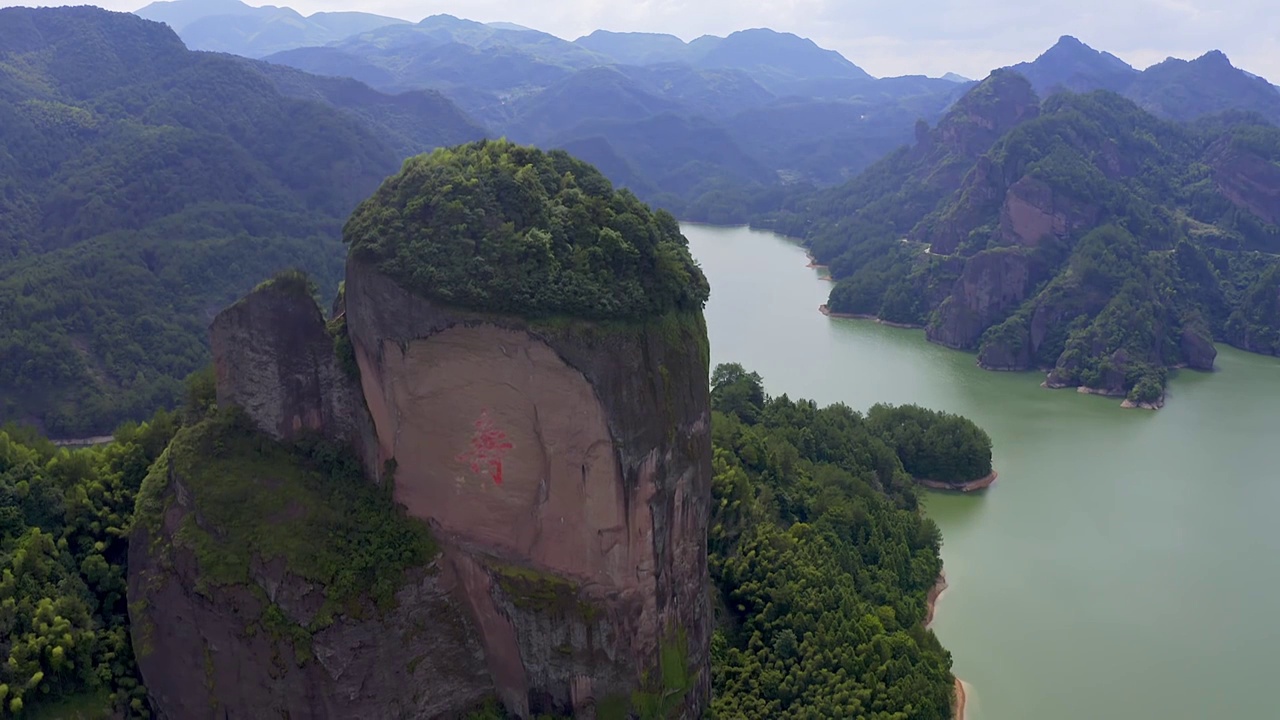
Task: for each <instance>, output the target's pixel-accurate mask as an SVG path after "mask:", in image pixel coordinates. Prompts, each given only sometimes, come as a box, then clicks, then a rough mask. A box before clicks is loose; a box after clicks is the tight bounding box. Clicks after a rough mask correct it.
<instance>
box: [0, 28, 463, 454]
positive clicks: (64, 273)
mask: <svg viewBox="0 0 1280 720" xmlns="http://www.w3.org/2000/svg"><path fill="white" fill-rule="evenodd" d="M304 80H305V78H302V79H299V78H298V77H293V78H287V77H279V76H277V77H268V75H266V74H264V73H263V72H262V71H261V70H260V69H258V68H256V67H255V66H254V65H253V64H251V63H248V62H246V61H244V60H243V59H239V58H232V57H227V56H217V55H210V54H206V53H194V52H189V51H187V50H186V48H185V47H184V46H183V44H182V42H181V41H180V40H179V39H178V37H177V36H176V35H174V34H173V32H172V31H171V30H169V29H168V28H167V27H165V26H163V25H159V24H157V23H152V22H148V21H145V20H142V19H140V18H137V17H135V16H133V15H128V14H120V13H108V12H106V11H103V10H99V9H96V8H91V7H81V8H55V9H37V10H32V9H26V8H8V9H4V10H0V215H3V216H4V218H5V222H4V223H2V224H0V258H3V262H0V315H3V316H4V317H5V319H6V322H5V323H4V324H3V326H0V420H6V419H8V420H20V421H23V422H27V423H33V424H36V425H38V426H41V427H43V428H44V429H45V430H46V431H47V432H48V433H49V434H50V435H52V436H54V437H78V436H85V435H94V434H100V433H102V432H103V431H105V430H109V429H110V428H111V427H113V426H115V425H116V424H117V423H118V422H120V421H121V420H124V419H129V418H132V419H141V418H144V417H146V416H148V415H149V414H150V412H151V411H152V410H153V409H154V408H156V407H159V406H165V405H172V404H173V403H174V402H175V401H176V400H177V398H178V397H179V395H180V394H181V378H182V377H184V376H186V375H187V374H188V373H190V372H192V371H193V370H195V369H196V368H198V367H200V366H202V365H203V364H204V363H205V362H206V361H207V358H208V350H207V337H206V335H207V324H208V322H209V320H210V319H211V318H212V316H213V314H214V313H216V312H217V311H218V310H219V309H221V308H222V307H223V306H225V305H227V304H229V303H231V302H233V301H234V300H235V299H236V298H238V297H239V296H240V295H241V294H243V293H244V292H246V291H247V290H248V289H250V288H252V287H253V286H254V285H255V284H256V283H257V282H259V281H261V280H262V279H263V278H265V277H268V276H270V275H271V274H272V273H273V272H275V271H277V270H280V269H283V268H286V267H291V266H297V267H301V268H304V269H306V270H307V271H309V272H310V273H311V274H312V276H314V277H316V278H317V279H318V280H319V282H320V284H321V286H322V287H323V288H325V289H326V292H328V291H330V289H332V288H334V287H336V285H337V281H338V278H339V276H340V273H341V267H342V258H343V255H344V252H343V248H342V245H341V242H340V234H341V225H342V222H343V220H344V219H345V218H346V216H347V215H348V214H349V213H350V211H351V209H352V208H354V207H355V206H356V204H357V203H358V202H359V201H360V200H361V199H363V198H364V197H366V196H367V195H368V193H370V192H372V191H373V189H374V188H376V187H377V184H378V183H379V182H380V181H381V180H382V179H383V178H384V177H385V176H386V175H388V174H389V173H391V172H393V171H394V170H395V169H396V168H397V167H398V165H399V161H400V158H401V157H402V155H401V154H400V151H399V150H400V146H401V145H403V144H404V143H405V142H410V141H411V140H408V139H406V137H407V136H405V135H404V134H403V133H402V134H399V135H394V136H391V137H389V138H384V137H383V134H384V133H383V130H384V129H385V128H394V127H407V126H408V125H410V124H412V123H414V122H416V123H417V124H427V125H429V124H431V121H432V113H445V121H446V123H447V124H446V125H444V126H442V131H441V133H440V134H437V135H436V136H435V137H438V138H440V139H441V140H448V141H450V142H452V141H455V140H454V138H455V135H454V133H462V134H463V136H462V137H461V138H458V139H467V137H474V136H473V135H469V133H470V131H469V130H467V127H468V126H467V125H466V124H465V123H463V124H461V125H459V121H458V119H457V111H456V108H453V109H452V110H451V112H445V111H446V110H448V109H449V108H452V106H451V105H449V104H448V103H447V102H444V101H443V100H442V99H440V101H439V102H437V101H434V100H431V99H430V98H426V97H425V96H424V99H423V100H422V101H421V102H419V101H417V100H414V99H413V98H408V99H406V100H404V101H402V102H399V103H393V102H387V103H382V104H379V103H369V104H368V105H369V108H368V109H367V110H366V111H365V112H366V116H368V115H369V114H374V115H377V116H378V117H379V118H381V120H380V121H379V122H376V123H375V122H372V121H371V120H369V119H368V117H363V118H362V117H361V116H360V115H357V114H355V113H352V112H349V111H348V110H347V109H345V105H347V104H349V99H350V98H349V95H350V93H351V92H353V90H352V89H351V88H350V87H349V86H346V85H342V86H341V87H333V85H334V84H333V83H327V82H326V81H324V80H323V79H316V81H317V82H313V83H310V84H308V83H306V82H303V81H304ZM286 81H288V83H289V84H288V87H286V88H285V90H287V92H284V91H282V90H281V89H279V88H280V87H283V86H284V84H285V83H286ZM365 91H366V92H365V95H370V94H372V95H377V93H373V92H372V91H368V89H367V88H366V89H365ZM308 94H309V95H308ZM292 95H308V96H312V95H314V96H316V97H314V99H308V100H300V99H293V97H291V96H292ZM321 95H323V96H321ZM441 102H444V105H441V104H440V103H441ZM442 108H443V109H442ZM414 118H416V120H415V119H414ZM428 136H429V134H427V133H421V132H420V133H418V134H416V135H414V136H413V137H414V138H417V139H429V138H428ZM419 149H427V148H426V147H422V148H419Z"/></svg>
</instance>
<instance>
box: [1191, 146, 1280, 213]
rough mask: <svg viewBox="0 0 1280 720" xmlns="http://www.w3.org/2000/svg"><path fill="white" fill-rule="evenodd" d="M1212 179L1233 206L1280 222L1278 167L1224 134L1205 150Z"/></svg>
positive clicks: (1279, 178)
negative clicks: (1211, 170)
mask: <svg viewBox="0 0 1280 720" xmlns="http://www.w3.org/2000/svg"><path fill="white" fill-rule="evenodd" d="M1207 157H1208V160H1209V166H1210V167H1211V168H1212V169H1213V181H1214V183H1215V184H1216V185H1217V186H1218V190H1219V191H1220V192H1221V193H1222V195H1223V196H1224V197H1225V198H1227V200H1229V201H1231V203H1232V204H1233V205H1235V206H1236V207H1238V208H1240V209H1242V210H1245V211H1248V212H1251V213H1253V214H1254V215H1256V216H1258V217H1259V218H1261V219H1262V220H1264V221H1266V222H1268V223H1271V224H1272V225H1275V224H1280V167H1277V166H1276V164H1275V163H1274V162H1271V160H1269V159H1268V158H1264V157H1261V156H1259V155H1258V154H1257V153H1255V152H1252V151H1250V150H1249V149H1248V148H1247V146H1246V145H1245V144H1244V143H1242V142H1240V141H1238V140H1236V139H1235V138H1233V137H1232V136H1227V137H1224V138H1222V139H1221V140H1219V141H1218V142H1217V143H1215V144H1214V145H1213V147H1211V148H1210V149H1209V151H1208V153H1207Z"/></svg>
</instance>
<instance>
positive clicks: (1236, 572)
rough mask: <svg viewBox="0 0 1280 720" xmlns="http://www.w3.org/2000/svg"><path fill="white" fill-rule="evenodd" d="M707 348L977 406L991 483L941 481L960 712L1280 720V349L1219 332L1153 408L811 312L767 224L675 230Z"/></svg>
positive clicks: (825, 394)
mask: <svg viewBox="0 0 1280 720" xmlns="http://www.w3.org/2000/svg"><path fill="white" fill-rule="evenodd" d="M684 231H685V234H686V236H687V237H688V238H689V242H690V246H691V249H692V251H693V255H694V257H696V258H697V259H698V261H699V262H700V263H701V265H702V268H703V270H704V271H705V272H706V274H707V277H708V278H709V279H710V281H711V288H712V290H711V300H710V302H709V303H708V305H707V311H706V315H707V325H708V329H709V332H710V336H711V354H712V362H713V363H718V362H740V363H742V364H743V365H744V366H746V367H747V369H749V370H754V371H756V372H759V373H760V374H761V375H762V376H763V377H764V380H765V386H766V388H767V390H768V392H769V393H770V394H773V395H780V394H782V393H787V394H788V395H790V396H791V397H793V398H795V397H806V398H812V399H814V400H817V401H818V402H819V403H820V404H830V403H835V402H844V403H847V404H849V405H851V406H852V407H854V408H856V409H865V408H866V407H868V406H870V405H872V404H874V403H876V402H891V403H918V404H920V405H924V406H927V407H931V408H936V409H940V410H947V411H950V412H955V413H960V414H963V415H966V416H968V417H970V418H972V419H973V420H975V421H977V422H978V423H979V424H980V425H981V426H982V427H983V428H985V429H986V430H987V431H988V432H989V433H990V434H991V437H992V439H993V441H994V443H995V467H996V470H997V471H999V473H1000V479H999V481H998V482H997V483H996V484H995V485H994V486H993V487H992V488H991V489H989V490H987V491H985V492H984V493H980V494H975V495H972V496H960V495H950V494H931V495H930V496H929V497H928V501H927V507H928V512H929V513H930V515H931V516H933V517H934V518H935V519H936V521H937V522H938V524H939V525H940V526H941V528H942V531H943V538H944V547H943V560H944V562H945V564H946V573H947V579H948V582H949V583H950V589H949V590H948V591H947V592H946V594H945V595H944V596H943V598H942V600H941V602H940V603H939V605H938V613H937V619H936V621H935V624H934V629H935V630H936V631H937V633H938V636H939V638H940V639H941V640H942V642H943V644H944V645H945V646H946V647H947V648H948V649H949V650H950V651H951V653H952V655H953V657H954V661H955V667H954V670H955V673H956V675H957V676H958V677H960V678H962V679H964V680H965V682H966V683H968V684H969V685H970V686H972V687H971V691H970V695H969V707H968V718H969V720H1059V719H1061V720H1067V719H1071V720H1080V719H1089V720H1103V719H1106V720H1111V719H1114V720H1145V719H1147V718H1151V719H1153V720H1154V719H1159V720H1183V719H1185V720H1205V719H1206V718H1242V719H1247V720H1254V719H1258V720H1265V719H1269V718H1280V620H1277V616H1276V612H1275V611H1274V608H1275V606H1276V604H1277V595H1278V593H1280V531H1278V530H1277V528H1276V521H1275V518H1273V517H1272V516H1273V514H1274V513H1275V512H1276V509H1277V508H1280V412H1277V411H1278V410H1280V403H1277V399H1280V361H1277V360H1276V359H1274V358H1266V357H1261V356H1257V355H1251V354H1248V353H1244V352H1240V351H1236V350H1232V349H1231V348H1227V347H1225V346H1220V348H1219V350H1220V352H1219V355H1218V363H1217V364H1218V369H1217V371H1216V372H1214V373H1194V372H1189V371H1182V372H1178V373H1175V374H1174V377H1173V380H1172V382H1171V385H1170V390H1169V395H1168V399H1167V405H1166V406H1165V408H1164V409H1163V410H1160V411H1158V412H1150V411H1143V410H1123V409H1121V408H1120V404H1119V401H1118V400H1113V399H1107V398H1100V397H1092V396H1086V395H1080V394H1078V393H1075V392H1072V391H1067V390H1058V391H1051V390H1046V389H1043V388H1041V387H1040V383H1041V381H1042V380H1043V376H1042V375H1040V374H1039V373H1017V374H1007V373H992V372H986V371H984V370H981V369H979V368H978V367H977V366H976V365H975V357H974V356H973V355H971V354H966V353H960V352H955V351H952V350H947V349H945V348H942V347H939V346H936V345H931V344H929V343H928V342H926V341H925V338H924V333H923V331H919V330H900V329H894V328H889V327H885V326H883V325H879V324H877V323H875V322H871V321H865V320H833V319H829V318H827V317H825V316H823V315H821V314H820V313H819V312H818V306H819V305H820V304H821V303H823V302H825V300H826V296H827V292H828V291H829V290H830V287H831V286H830V283H828V282H826V281H824V280H822V279H821V278H820V277H819V272H820V271H818V270H815V269H812V268H809V267H806V263H807V260H806V257H805V253H804V251H803V250H802V249H801V248H800V247H798V246H796V245H794V244H792V243H790V242H787V241H786V240H784V239H783V238H781V237H779V236H777V235H773V234H771V233H763V232H757V231H751V230H748V229H745V228H715V227H707V226H699V225H685V226H684Z"/></svg>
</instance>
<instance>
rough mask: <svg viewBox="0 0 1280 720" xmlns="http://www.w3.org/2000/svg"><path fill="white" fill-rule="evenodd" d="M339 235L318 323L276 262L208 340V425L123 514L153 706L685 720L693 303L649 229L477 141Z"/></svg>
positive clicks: (683, 269) (680, 273) (689, 708)
mask: <svg viewBox="0 0 1280 720" xmlns="http://www.w3.org/2000/svg"><path fill="white" fill-rule="evenodd" d="M463 186H465V189H466V191H467V194H466V197H465V200H456V199H455V200H452V201H450V202H449V203H448V204H447V206H442V207H440V208H434V209H432V208H429V207H425V206H426V205H429V202H430V200H431V199H432V198H436V197H441V196H443V195H445V194H448V193H451V192H452V190H450V188H454V189H456V188H457V187H463ZM512 187H517V188H520V191H519V192H517V193H515V194H514V195H513V194H512V192H511V188H512ZM449 197H451V198H452V197H454V196H453V195H449ZM463 207H465V208H466V209H467V212H466V213H464V214H463V215H461V216H459V215H457V214H456V210H457V209H458V208H463ZM504 217H505V218H506V224H504V223H503V222H501V220H502V218H504ZM459 222H461V223H462V224H461V225H459V224H458V223H459ZM513 227H514V228H517V230H512V229H511V228H513ZM495 228H496V229H495ZM344 234H345V236H346V237H345V240H346V241H347V243H348V245H349V247H350V257H349V258H348V263H347V275H346V280H345V282H344V283H343V289H342V291H341V293H340V300H339V301H338V302H337V303H336V304H335V307H334V318H333V319H332V320H330V321H329V322H328V323H326V322H325V321H324V319H323V317H322V316H321V314H320V312H319V310H318V309H317V308H316V306H315V303H314V301H313V300H312V299H311V295H312V290H311V286H310V284H309V282H308V281H307V280H306V278H305V277H302V276H301V275H297V274H291V273H286V274H284V275H281V276H279V277H277V278H276V279H275V280H273V281H270V282H268V283H266V284H264V285H263V286H261V287H260V288H258V289H257V290H255V291H254V292H253V293H252V294H251V295H250V296H249V297H247V298H245V299H244V300H242V301H241V302H239V303H237V304H236V305H235V306H233V307H232V308H230V309H228V310H226V311H225V312H224V313H222V314H221V315H220V316H219V317H218V318H217V319H216V320H215V321H214V324H213V327H212V334H213V340H212V343H213V347H214V355H215V365H216V368H217V370H216V376H217V398H218V406H219V407H218V408H217V409H216V410H215V411H212V412H210V413H209V415H208V416H207V417H206V418H204V419H203V420H202V421H201V422H199V423H195V424H193V425H191V426H189V427H187V428H184V429H183V430H182V431H181V432H180V433H179V434H178V437H177V438H175V440H174V441H173V444H171V446H170V448H169V450H170V452H171V454H174V455H180V456H182V458H183V460H182V464H179V465H176V466H175V467H176V468H177V469H176V470H174V471H173V472H171V477H169V476H162V477H165V482H164V491H163V493H161V492H159V491H157V490H155V489H154V488H153V489H152V490H149V491H146V492H142V493H140V494H139V498H140V499H139V501H138V502H139V508H140V511H139V516H140V517H147V518H149V520H148V521H147V522H144V523H142V524H141V525H140V526H139V527H140V529H139V530H138V531H137V533H138V534H137V535H136V537H135V538H134V539H135V543H134V545H135V546H136V548H137V556H136V557H135V558H133V559H132V560H131V576H130V583H131V589H132V590H133V594H134V596H135V597H136V599H138V600H139V601H140V602H141V604H142V607H139V609H138V610H137V615H136V619H137V623H136V627H139V628H144V627H145V628H150V629H149V630H147V631H146V636H145V637H143V636H139V637H136V638H135V639H136V640H137V641H138V642H139V643H140V644H142V645H143V646H145V647H147V648H148V653H147V657H148V658H150V659H147V660H145V661H143V662H142V665H141V667H142V671H143V676H144V679H145V681H146V683H147V686H148V688H150V689H151V691H152V696H153V700H154V702H155V704H156V706H157V708H159V710H160V712H161V713H162V714H164V715H166V716H168V717H201V716H203V715H205V714H206V711H205V709H204V708H206V707H212V708H214V712H215V714H218V715H221V716H223V717H264V716H267V715H269V716H272V717H279V716H283V717H316V718H348V717H351V718H356V717H371V718H373V717H377V718H395V717H406V718H408V717H413V718H419V717H457V716H459V715H460V714H462V713H464V712H465V711H466V710H467V709H468V708H469V707H472V706H474V705H475V703H476V702H478V701H479V700H481V699H485V698H489V699H496V700H498V701H500V702H501V704H502V705H503V706H504V707H505V710H506V713H507V715H508V716H510V717H515V718H532V717H535V716H539V715H543V714H552V715H556V716H565V715H570V716H573V717H585V718H590V717H595V716H596V715H597V714H599V715H603V716H606V717H615V718H622V717H627V716H629V714H635V713H640V712H643V714H644V715H646V716H661V717H663V718H690V719H691V718H695V717H700V716H701V715H702V714H703V712H704V711H705V710H706V709H707V708H708V705H709V701H710V668H709V647H710V639H711V626H712V617H711V610H710V602H709V600H710V598H709V595H708V582H709V577H708V571H707V522H708V517H709V513H710V505H711V428H710V419H711V418H710V413H711V411H710V397H709V383H708V376H709V367H708V362H709V351H708V347H707V336H706V326H705V323H704V321H703V318H702V312H701V309H702V307H703V304H704V303H705V301H706V298H707V293H708V292H709V289H708V287H707V284H706V279H705V277H704V276H703V275H702V273H701V271H700V270H699V269H698V267H697V265H696V263H695V262H694V261H693V259H692V257H690V256H689V254H688V248H687V241H686V240H685V239H684V238H683V236H682V235H681V234H680V230H679V226H678V224H677V223H676V221H675V219H674V218H673V217H671V216H670V215H668V214H665V213H653V212H652V211H650V210H649V209H648V208H647V207H645V206H643V205H642V204H641V203H639V201H638V200H636V199H635V198H634V197H633V196H630V195H626V194H618V193H614V191H613V190H612V188H611V186H610V185H609V182H608V181H607V180H606V179H605V178H604V177H603V176H601V175H600V173H599V172H598V171H597V170H595V169H594V168H591V167H590V166H589V165H586V164H585V163H581V162H580V161H577V160H574V159H572V158H570V157H568V156H567V155H564V154H544V153H542V152H541V151H538V150H536V149H533V148H524V147H519V146H515V145H512V144H510V143H507V142H505V141H498V142H481V143H475V144H472V145H469V146H463V147H460V148H454V149H451V150H448V151H442V152H439V153H435V154H432V155H427V156H420V157H417V158H413V159H411V160H410V161H408V162H407V163H406V164H405V167H404V169H403V171H402V172H401V173H400V174H399V175H397V176H395V177H393V178H391V179H389V180H388V181H387V182H386V183H384V185H383V187H382V188H380V189H379V191H378V192H377V193H376V194H375V195H374V196H373V197H372V198H370V199H369V200H367V201H366V202H365V203H363V204H362V205H361V206H360V208H358V209H357V211H356V212H355V213H354V214H353V216H352V218H351V219H350V220H349V222H348V223H347V225H346V230H345V233H344ZM517 255H519V257H520V258H521V260H520V261H519V263H523V266H522V267H519V268H516V267H513V262H515V260H514V258H515V257H516V256H517ZM463 308H467V309H463ZM530 318H541V319H540V320H531V319H530ZM202 433H203V434H202ZM353 456H354V457H353ZM171 459H172V458H171ZM370 479H372V480H374V481H375V482H376V483H377V485H380V486H381V487H378V486H375V484H374V483H370V482H369V480H370ZM151 480H152V479H151V478H149V479H148V481H149V483H150V485H151V486H159V481H156V482H151ZM144 498H145V499H144ZM144 505H145V506H146V508H147V511H146V512H143V511H142V510H141V508H142V507H143V506H144ZM185 552H190V553H193V554H194V559H192V558H188V557H185V556H184V554H183V553H185ZM277 564H278V567H277ZM134 568H136V573H134V572H133V569H134ZM370 578H373V579H370ZM366 581H367V582H366ZM366 586H367V587H368V588H369V589H368V590H366V589H365V588H366ZM393 591H394V595H395V597H394V598H393V597H392V595H393ZM366 601H369V602H366ZM317 602H319V605H317V604H316V603H317ZM370 603H372V607H370ZM131 612H132V611H131ZM406 628H411V629H412V631H410V630H407V629H406ZM264 629H266V630H270V631H271V632H268V634H271V635H273V636H280V637H273V642H266V643H265V644H264V641H263V640H262V639H261V635H262V631H263V630H264ZM419 631H420V632H421V633H423V634H424V636H429V637H428V638H427V639H426V640H421V639H416V638H417V635H416V633H418V632H419ZM140 632H141V631H140ZM334 633H337V635H333V634H334ZM406 633H408V634H406ZM331 635H332V637H331ZM284 641H287V642H284ZM432 643H434V644H432ZM300 647H302V648H304V649H303V650H301V651H299V650H298V648H300ZM282 648H283V649H282ZM307 648H310V649H307ZM373 648H377V653H374V652H373V650H372V649H373ZM202 653H203V657H204V658H205V665H206V668H205V671H204V672H203V673H201V672H199V670H198V669H196V668H194V666H193V665H192V664H191V663H188V664H187V666H186V667H183V666H182V665H181V663H179V662H176V661H178V660H179V659H181V658H198V657H201V654H202ZM423 653H430V654H431V658H432V659H431V660H430V661H428V660H427V659H424V658H422V657H420V655H421V654H423ZM163 663H168V665H162V664H163ZM441 663H445V664H448V665H449V667H447V668H442V667H441V666H440V664H441ZM424 667H425V668H426V669H427V670H428V671H430V672H431V673H435V674H437V675H438V676H439V677H438V678H436V677H433V676H432V675H430V674H426V675H424V674H423V673H422V672H421V670H422V668H424ZM240 672H245V673H251V674H253V677H251V678H247V679H245V680H244V682H242V683H241V684H240V686H237V688H229V687H228V685H227V683H228V682H230V680H231V679H233V678H234V677H236V673H240ZM210 678H212V679H210ZM263 678H267V679H266V680H264V679H263ZM202 684H203V685H204V686H206V687H205V690H203V691H201V690H199V687H198V686H201V685H202ZM393 686H394V687H393ZM238 688H242V689H238ZM371 694H372V695H371ZM361 703H363V704H364V705H365V707H362V706H361Z"/></svg>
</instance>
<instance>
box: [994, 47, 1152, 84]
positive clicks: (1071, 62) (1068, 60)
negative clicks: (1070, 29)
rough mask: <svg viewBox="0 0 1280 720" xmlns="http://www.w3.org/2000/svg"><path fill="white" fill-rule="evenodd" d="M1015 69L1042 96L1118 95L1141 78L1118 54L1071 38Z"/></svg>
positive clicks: (1018, 65)
mask: <svg viewBox="0 0 1280 720" xmlns="http://www.w3.org/2000/svg"><path fill="white" fill-rule="evenodd" d="M1012 70H1014V71H1016V72H1019V73H1022V74H1023V75H1025V76H1026V78H1027V79H1028V80H1029V81H1031V84H1032V86H1033V87H1034V88H1035V89H1036V92H1037V93H1039V94H1040V95H1041V96H1042V97H1047V96H1048V95H1050V94H1052V93H1055V92H1058V91H1060V90H1070V91H1074V92H1089V91H1092V90H1113V91H1117V92H1118V91H1120V90H1122V89H1123V88H1124V87H1125V86H1127V85H1128V84H1129V83H1130V82H1132V81H1133V79H1134V78H1135V77H1136V76H1137V75H1138V71H1137V70H1135V69H1134V68H1133V67H1131V66H1130V65H1129V64H1128V63H1126V62H1125V61H1123V60H1121V59H1120V58H1118V57H1116V56H1115V55H1112V54H1111V53H1107V52H1100V51H1098V50H1095V49H1093V48H1092V47H1089V46H1088V45H1086V44H1084V43H1083V42H1081V41H1080V40H1078V39H1076V38H1075V37H1072V36H1070V35H1063V36H1062V37H1061V38H1059V39H1058V42H1057V43H1055V44H1054V45H1053V47H1051V48H1049V49H1048V50H1046V51H1045V52H1044V53H1042V54H1041V55H1040V56H1039V57H1037V58H1036V59H1035V60H1034V61H1032V62H1029V63H1019V64H1017V65H1014V66H1013V67H1012Z"/></svg>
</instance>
